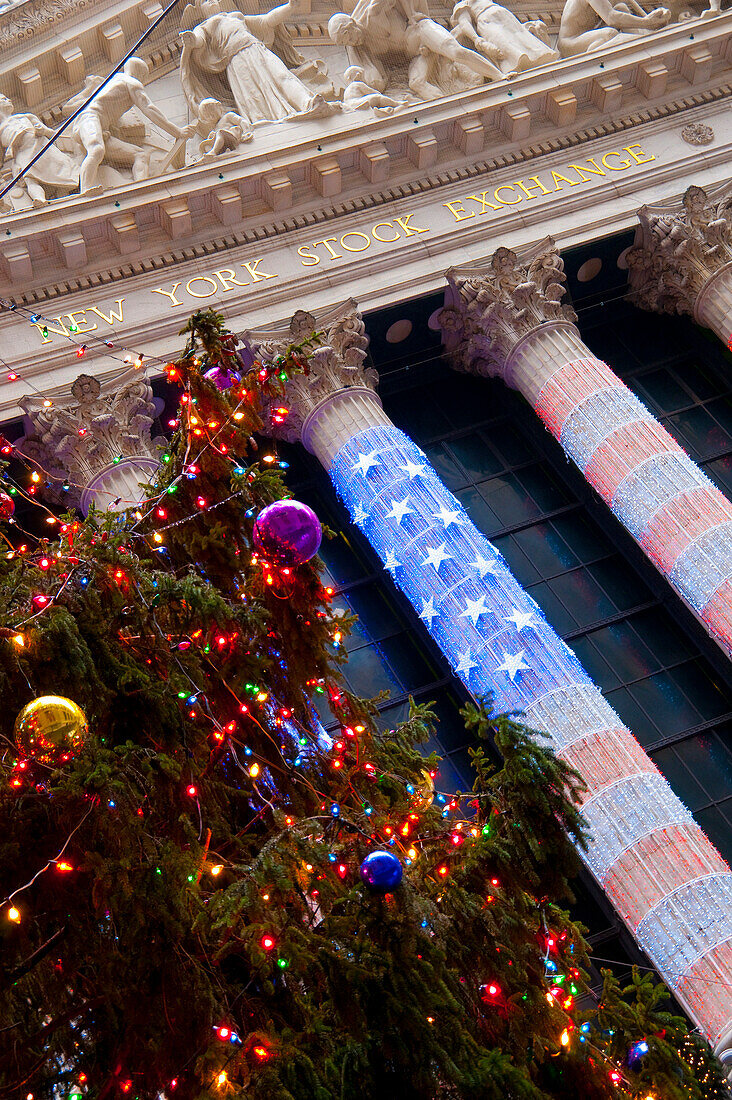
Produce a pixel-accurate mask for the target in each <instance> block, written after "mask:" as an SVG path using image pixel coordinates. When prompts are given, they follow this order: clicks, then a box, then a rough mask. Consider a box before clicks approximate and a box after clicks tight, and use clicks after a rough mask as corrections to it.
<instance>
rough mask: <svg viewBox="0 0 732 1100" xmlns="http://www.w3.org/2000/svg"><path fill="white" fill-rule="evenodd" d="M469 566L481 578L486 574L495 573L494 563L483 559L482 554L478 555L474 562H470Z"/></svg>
mask: <svg viewBox="0 0 732 1100" xmlns="http://www.w3.org/2000/svg"><path fill="white" fill-rule="evenodd" d="M470 564H471V566H472V568H473V569H477V570H478V574H479V576H480V577H481V578H483V577H484V576H485V575H486V573H495V571H496V563H495V562H494V561H489V560H487V559H486V558H484V557H483V555H482V554H478V556H477V557H476V560H475V561H471V563H470Z"/></svg>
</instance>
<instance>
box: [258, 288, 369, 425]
mask: <svg viewBox="0 0 732 1100" xmlns="http://www.w3.org/2000/svg"><path fill="white" fill-rule="evenodd" d="M313 333H317V335H318V341H317V342H316V343H314V344H313V346H312V348H310V349H309V350H308V353H307V357H308V369H307V372H306V373H303V374H298V375H296V376H295V377H294V378H292V379H291V380H290V381H289V382H288V383H287V387H286V394H285V403H286V405H287V407H288V409H289V410H290V411H289V415H288V417H287V419H286V420H285V421H284V423H283V424H281V425H278V426H273V432H274V433H276V434H277V435H278V436H279V437H280V438H281V439H285V440H287V441H288V442H289V443H294V442H299V441H300V440H301V438H302V428H303V425H304V423H305V421H306V420H307V418H308V416H309V415H310V413H311V412H312V411H313V409H315V408H316V407H317V406H318V405H320V403H321V402H322V401H324V400H325V399H326V398H328V397H330V396H331V395H332V394H334V393H338V391H339V390H344V389H348V388H350V387H354V386H366V387H368V388H369V389H372V390H375V389H376V383H377V380H378V375H377V373H376V371H375V370H373V369H371V368H369V367H364V365H363V363H364V359H365V358H366V355H367V351H368V344H369V341H368V337H367V336H366V331H365V327H364V323H363V319H362V317H361V314H360V313H359V312H358V306H357V305H356V303H355V302H354V301H353V300H350V301H348V302H344V303H343V304H342V305H339V306H337V307H336V308H335V309H333V310H330V311H329V312H328V313H325V314H320V315H313V314H312V313H306V312H305V311H304V310H301V309H299V310H298V311H297V312H296V313H295V315H294V316H293V318H292V320H291V321H290V322H289V324H288V325H286V326H282V327H281V328H277V329H259V330H257V331H255V332H247V333H245V334H244V337H245V339H246V340H247V341H248V342H249V343H250V344H251V345H252V347H254V348H256V350H257V354H258V355H259V356H260V357H261V358H262V359H263V360H265V361H271V360H273V359H275V358H276V357H277V356H279V355H285V354H286V353H287V350H288V348H290V347H291V346H292V344H299V343H303V342H304V341H305V340H307V339H308V338H309V337H310V336H312V335H313ZM265 412H266V410H265ZM266 419H267V417H266V416H265V420H266Z"/></svg>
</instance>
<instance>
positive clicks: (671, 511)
mask: <svg viewBox="0 0 732 1100" xmlns="http://www.w3.org/2000/svg"><path fill="white" fill-rule="evenodd" d="M447 277H448V283H449V287H448V292H447V296H446V306H445V309H444V310H443V311H442V314H441V322H442V327H443V334H444V339H445V345H446V348H447V350H448V352H449V353H450V355H451V358H452V360H453V362H454V364H455V365H456V366H458V367H459V368H460V369H463V370H469V371H471V372H473V373H479V374H487V375H491V376H494V375H500V376H501V377H502V378H503V379H504V381H505V382H506V383H507V384H508V385H509V386H511V387H513V388H514V389H517V390H519V392H520V393H522V394H523V395H524V397H525V398H526V399H527V400H528V401H529V402H530V403H531V405H532V406H533V408H534V409H535V410H536V412H537V413H538V415H539V416H540V417H541V419H542V420H543V422H544V424H545V425H546V426H547V428H548V429H549V430H550V431H551V433H552V434H553V435H554V436H555V438H556V439H558V440H559V442H560V443H561V445H562V448H563V449H564V451H565V453H566V454H567V455H568V456H569V457H570V458H571V459H572V461H573V462H574V463H575V464H576V465H577V466H578V468H579V469H580V470H581V471H582V473H583V475H584V476H585V478H586V479H587V481H588V482H589V483H590V485H592V486H593V488H594V489H596V490H597V492H598V493H599V495H600V496H601V497H602V499H603V500H604V501H605V502H606V503H607V504H608V506H609V507H610V508H611V510H612V512H613V513H614V515H616V516H617V518H618V519H619V520H620V522H621V523H622V524H623V526H624V527H625V528H626V529H627V530H628V531H629V532H630V534H631V535H632V536H633V538H634V539H635V540H636V542H637V543H638V545H639V546H640V547H641V548H642V550H643V551H644V552H645V554H646V555H647V556H648V558H649V559H650V560H651V561H652V562H653V564H654V565H655V566H656V567H657V568H658V569H659V570H660V571H661V573H663V575H664V576H665V577H666V578H667V580H668V581H669V583H670V584H671V585H672V586H673V588H674V589H675V590H676V592H677V593H678V594H679V596H680V597H681V598H682V599H683V600H684V602H685V603H686V604H687V606H688V607H690V608H691V609H692V611H693V612H694V614H695V615H696V616H697V618H698V619H699V620H700V621H701V622H702V623H703V624H704V626H705V627H706V629H707V631H708V632H709V634H710V635H711V636H712V637H713V638H714V639H715V641H716V642H717V643H718V644H719V645H720V646H721V648H722V649H723V650H724V652H725V653H726V654H727V655H728V656H732V503H731V502H730V501H729V500H727V498H726V497H725V496H724V495H723V494H722V493H721V492H720V491H719V489H717V488H716V486H715V485H714V484H713V483H712V482H711V481H710V480H709V478H708V477H707V476H706V475H705V474H704V473H702V471H701V470H700V469H699V467H698V466H697V465H696V464H695V463H694V462H693V461H692V459H691V458H689V456H688V455H687V454H686V453H685V452H684V451H683V450H682V448H681V447H680V446H679V444H678V443H677V442H676V441H675V440H674V439H673V438H672V436H671V435H669V433H668V432H667V431H666V430H665V428H663V427H662V426H661V425H660V424H659V423H658V421H656V420H655V419H654V417H653V416H652V415H651V413H650V412H649V411H648V409H647V408H646V407H645V406H644V405H643V404H642V402H640V401H639V400H638V398H637V397H636V396H635V395H634V394H633V393H631V391H630V390H629V389H628V387H627V386H625V385H624V383H623V382H621V380H620V379H619V378H618V377H617V375H616V374H614V373H613V371H612V370H611V369H610V367H609V366H608V365H607V364H606V363H603V362H602V360H600V359H597V358H596V357H595V356H593V355H592V353H591V352H590V350H589V348H588V347H587V345H586V344H585V343H584V342H583V340H582V338H581V336H580V334H579V331H578V329H577V327H576V325H575V324H574V323H573V322H574V320H575V315H574V313H573V312H572V310H571V309H570V307H568V306H566V305H562V304H561V303H560V299H561V297H562V294H563V293H564V288H563V283H564V273H563V265H562V261H561V258H560V256H559V254H558V252H557V250H556V248H555V247H554V244H553V242H551V241H545V242H542V244H541V245H539V246H537V247H536V248H534V249H532V250H531V251H529V252H527V253H524V255H523V256H522V257H521V259H519V257H518V256H517V255H516V254H515V253H513V252H509V251H508V250H507V249H499V250H498V252H497V253H496V254H495V256H494V257H493V260H492V261H491V265H490V267H488V268H486V269H482V270H478V269H465V270H461V269H457V270H456V269H453V270H452V271H450V272H448V276H447Z"/></svg>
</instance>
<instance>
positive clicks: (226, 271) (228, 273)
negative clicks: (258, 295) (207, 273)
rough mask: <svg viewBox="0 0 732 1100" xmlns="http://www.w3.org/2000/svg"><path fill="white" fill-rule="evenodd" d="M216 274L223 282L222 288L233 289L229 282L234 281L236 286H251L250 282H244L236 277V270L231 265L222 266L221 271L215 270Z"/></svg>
mask: <svg viewBox="0 0 732 1100" xmlns="http://www.w3.org/2000/svg"><path fill="white" fill-rule="evenodd" d="M214 275H215V276H216V278H217V279H218V280H219V282H220V283H221V288H222V290H225V291H226V290H231V287H230V286H229V283H233V284H234V286H249V285H250V284H249V283H242V282H240V281H239V280H238V279H237V277H236V272H235V271H232V270H231V268H230V267H222V269H221V271H214Z"/></svg>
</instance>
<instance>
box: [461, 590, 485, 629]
mask: <svg viewBox="0 0 732 1100" xmlns="http://www.w3.org/2000/svg"><path fill="white" fill-rule="evenodd" d="M481 615H490V610H489V609H488V608H487V607H486V606H485V596H481V597H480V599H477V600H470V599H468V600H466V603H465V610H464V611H463V613H462V615H461V616H460V618H461V619H470V621H471V623H472V624H473V626H476V625H477V623H478V619H479V618H480V616H481Z"/></svg>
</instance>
